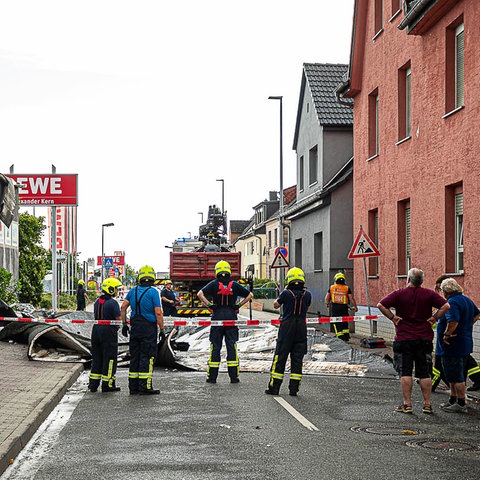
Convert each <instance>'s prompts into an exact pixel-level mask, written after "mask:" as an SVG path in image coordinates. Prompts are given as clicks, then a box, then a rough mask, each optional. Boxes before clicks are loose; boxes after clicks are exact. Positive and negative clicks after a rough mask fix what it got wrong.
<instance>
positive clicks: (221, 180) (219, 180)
mask: <svg viewBox="0 0 480 480" xmlns="http://www.w3.org/2000/svg"><path fill="white" fill-rule="evenodd" d="M216 181H217V182H222V213H224V212H225V208H224V207H225V204H224V198H225V197H224V193H225V190H224V187H225V180H224V179H223V178H217V180H216Z"/></svg>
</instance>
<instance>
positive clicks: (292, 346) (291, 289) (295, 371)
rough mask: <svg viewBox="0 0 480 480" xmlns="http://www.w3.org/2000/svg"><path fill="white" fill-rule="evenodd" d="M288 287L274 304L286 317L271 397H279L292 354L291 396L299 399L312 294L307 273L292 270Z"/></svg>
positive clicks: (270, 385) (280, 331) (280, 333)
mask: <svg viewBox="0 0 480 480" xmlns="http://www.w3.org/2000/svg"><path fill="white" fill-rule="evenodd" d="M285 283H286V284H287V288H285V290H283V292H282V293H280V296H279V297H278V298H277V299H276V300H275V302H274V303H273V306H274V308H280V306H281V305H283V315H282V320H281V322H280V328H279V329H278V337H277V346H276V348H275V354H274V356H273V362H272V367H271V369H270V381H269V382H268V388H267V389H266V390H265V393H266V394H267V395H278V394H279V392H280V386H281V385H282V382H283V377H284V372H285V364H286V363H287V358H288V356H289V355H290V382H289V384H288V389H289V392H290V395H291V396H293V397H295V396H297V392H298V390H299V387H300V382H301V380H302V364H303V357H304V355H305V354H306V353H307V323H306V319H307V311H308V307H309V306H310V304H311V303H312V295H311V293H310V292H309V291H308V290H307V289H306V288H305V274H304V273H303V270H301V269H300V268H297V267H293V268H291V269H290V270H289V271H288V272H287V276H286V277H285Z"/></svg>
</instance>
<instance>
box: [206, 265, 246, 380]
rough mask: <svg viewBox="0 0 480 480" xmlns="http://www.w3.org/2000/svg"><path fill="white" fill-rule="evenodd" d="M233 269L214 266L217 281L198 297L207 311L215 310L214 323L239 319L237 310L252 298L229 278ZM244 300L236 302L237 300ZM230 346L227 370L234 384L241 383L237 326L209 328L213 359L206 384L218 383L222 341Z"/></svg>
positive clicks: (209, 366) (227, 266) (209, 364)
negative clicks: (215, 321)
mask: <svg viewBox="0 0 480 480" xmlns="http://www.w3.org/2000/svg"><path fill="white" fill-rule="evenodd" d="M231 273H232V269H231V267H230V264H229V263H228V262H226V261H225V260H220V261H219V262H217V263H216V265H215V276H216V279H215V280H212V281H211V282H210V283H208V284H207V285H205V287H203V288H202V289H201V290H200V291H199V292H198V293H197V296H198V298H199V299H200V301H201V302H202V303H203V304H204V305H205V306H206V307H208V308H211V309H212V310H213V314H212V320H237V311H238V308H239V307H241V306H242V305H243V304H245V303H247V302H249V301H250V300H251V299H252V298H253V294H252V292H250V291H248V290H247V289H246V288H245V287H244V286H242V285H240V284H239V283H238V282H234V281H232V280H231V279H230V276H231ZM238 297H240V298H241V300H240V301H239V302H238V303H237V298H238ZM224 337H225V345H226V347H227V368H228V375H229V377H230V382H231V383H238V382H239V381H240V380H239V378H238V375H239V372H240V362H239V359H238V350H237V341H238V327H237V326H232V327H223V326H212V327H210V343H211V346H210V357H209V359H208V363H207V382H208V383H217V377H218V370H219V368H220V352H221V350H222V343H223V338H224Z"/></svg>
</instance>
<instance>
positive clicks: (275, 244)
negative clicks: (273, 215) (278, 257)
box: [273, 229, 278, 247]
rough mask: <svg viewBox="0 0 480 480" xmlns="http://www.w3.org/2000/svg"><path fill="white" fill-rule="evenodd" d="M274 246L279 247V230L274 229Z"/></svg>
mask: <svg viewBox="0 0 480 480" xmlns="http://www.w3.org/2000/svg"><path fill="white" fill-rule="evenodd" d="M273 246H274V247H278V230H277V229H275V230H274V231H273Z"/></svg>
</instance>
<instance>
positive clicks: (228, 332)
mask: <svg viewBox="0 0 480 480" xmlns="http://www.w3.org/2000/svg"><path fill="white" fill-rule="evenodd" d="M224 337H225V345H226V347H227V368H228V376H229V377H230V378H237V377H238V375H239V373H240V362H239V360H238V350H237V342H238V327H210V337H209V338H210V357H209V359H208V363H207V377H208V378H210V379H212V380H215V379H216V378H217V377H218V369H219V368H220V351H221V350H222V342H223V338H224Z"/></svg>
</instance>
